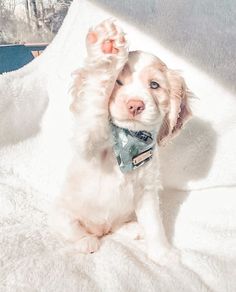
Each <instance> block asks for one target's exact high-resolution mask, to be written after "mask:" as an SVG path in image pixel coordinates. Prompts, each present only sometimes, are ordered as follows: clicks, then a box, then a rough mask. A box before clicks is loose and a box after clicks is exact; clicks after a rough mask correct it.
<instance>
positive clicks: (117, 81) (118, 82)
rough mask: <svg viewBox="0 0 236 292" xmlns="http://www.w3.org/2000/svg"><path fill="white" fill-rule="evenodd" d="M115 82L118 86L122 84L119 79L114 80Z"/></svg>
mask: <svg viewBox="0 0 236 292" xmlns="http://www.w3.org/2000/svg"><path fill="white" fill-rule="evenodd" d="M116 83H117V84H118V85H120V86H122V85H124V84H123V83H122V82H121V81H120V80H119V79H117V80H116Z"/></svg>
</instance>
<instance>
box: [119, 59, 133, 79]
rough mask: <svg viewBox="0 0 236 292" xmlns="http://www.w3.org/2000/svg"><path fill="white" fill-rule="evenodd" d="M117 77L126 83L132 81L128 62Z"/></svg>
mask: <svg viewBox="0 0 236 292" xmlns="http://www.w3.org/2000/svg"><path fill="white" fill-rule="evenodd" d="M117 79H120V80H121V81H122V83H124V84H129V83H131V82H132V72H131V69H130V66H129V64H128V63H126V64H125V66H124V68H123V69H122V70H121V72H120V74H119V76H118V78H117Z"/></svg>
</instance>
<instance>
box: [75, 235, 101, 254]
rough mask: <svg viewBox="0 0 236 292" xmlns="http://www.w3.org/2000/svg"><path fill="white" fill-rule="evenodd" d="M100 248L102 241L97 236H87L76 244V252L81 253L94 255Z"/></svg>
mask: <svg viewBox="0 0 236 292" xmlns="http://www.w3.org/2000/svg"><path fill="white" fill-rule="evenodd" d="M99 247H100V241H99V239H98V238H97V237H96V236H92V235H91V236H90V235H88V236H86V237H83V238H81V239H80V240H79V241H77V243H76V250H77V251H78V252H80V253H86V254H88V253H93V252H95V251H97V250H98V249H99Z"/></svg>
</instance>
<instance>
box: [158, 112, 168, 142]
mask: <svg viewBox="0 0 236 292" xmlns="http://www.w3.org/2000/svg"><path fill="white" fill-rule="evenodd" d="M169 134H170V123H169V119H168V114H166V115H165V117H164V119H163V122H162V125H161V128H160V130H159V133H158V136H157V143H158V145H159V146H164V145H165V144H166V140H167V139H168V138H167V137H168V136H169Z"/></svg>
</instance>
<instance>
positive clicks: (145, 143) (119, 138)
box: [110, 121, 156, 172]
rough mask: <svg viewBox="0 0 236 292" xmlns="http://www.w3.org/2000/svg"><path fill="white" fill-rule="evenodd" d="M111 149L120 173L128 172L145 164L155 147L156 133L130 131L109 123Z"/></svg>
mask: <svg viewBox="0 0 236 292" xmlns="http://www.w3.org/2000/svg"><path fill="white" fill-rule="evenodd" d="M110 127H111V131H112V137H113V149H114V152H115V155H116V159H117V162H118V164H119V166H120V169H121V171H122V172H128V171H131V170H133V169H136V168H137V167H140V166H141V165H144V164H145V163H147V162H148V161H149V160H150V159H151V158H152V155H153V150H154V148H155V145H156V132H154V131H153V132H151V133H149V132H146V131H137V132H136V131H131V130H128V129H124V128H120V127H118V126H116V125H114V124H113V123H112V122H111V121H110Z"/></svg>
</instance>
